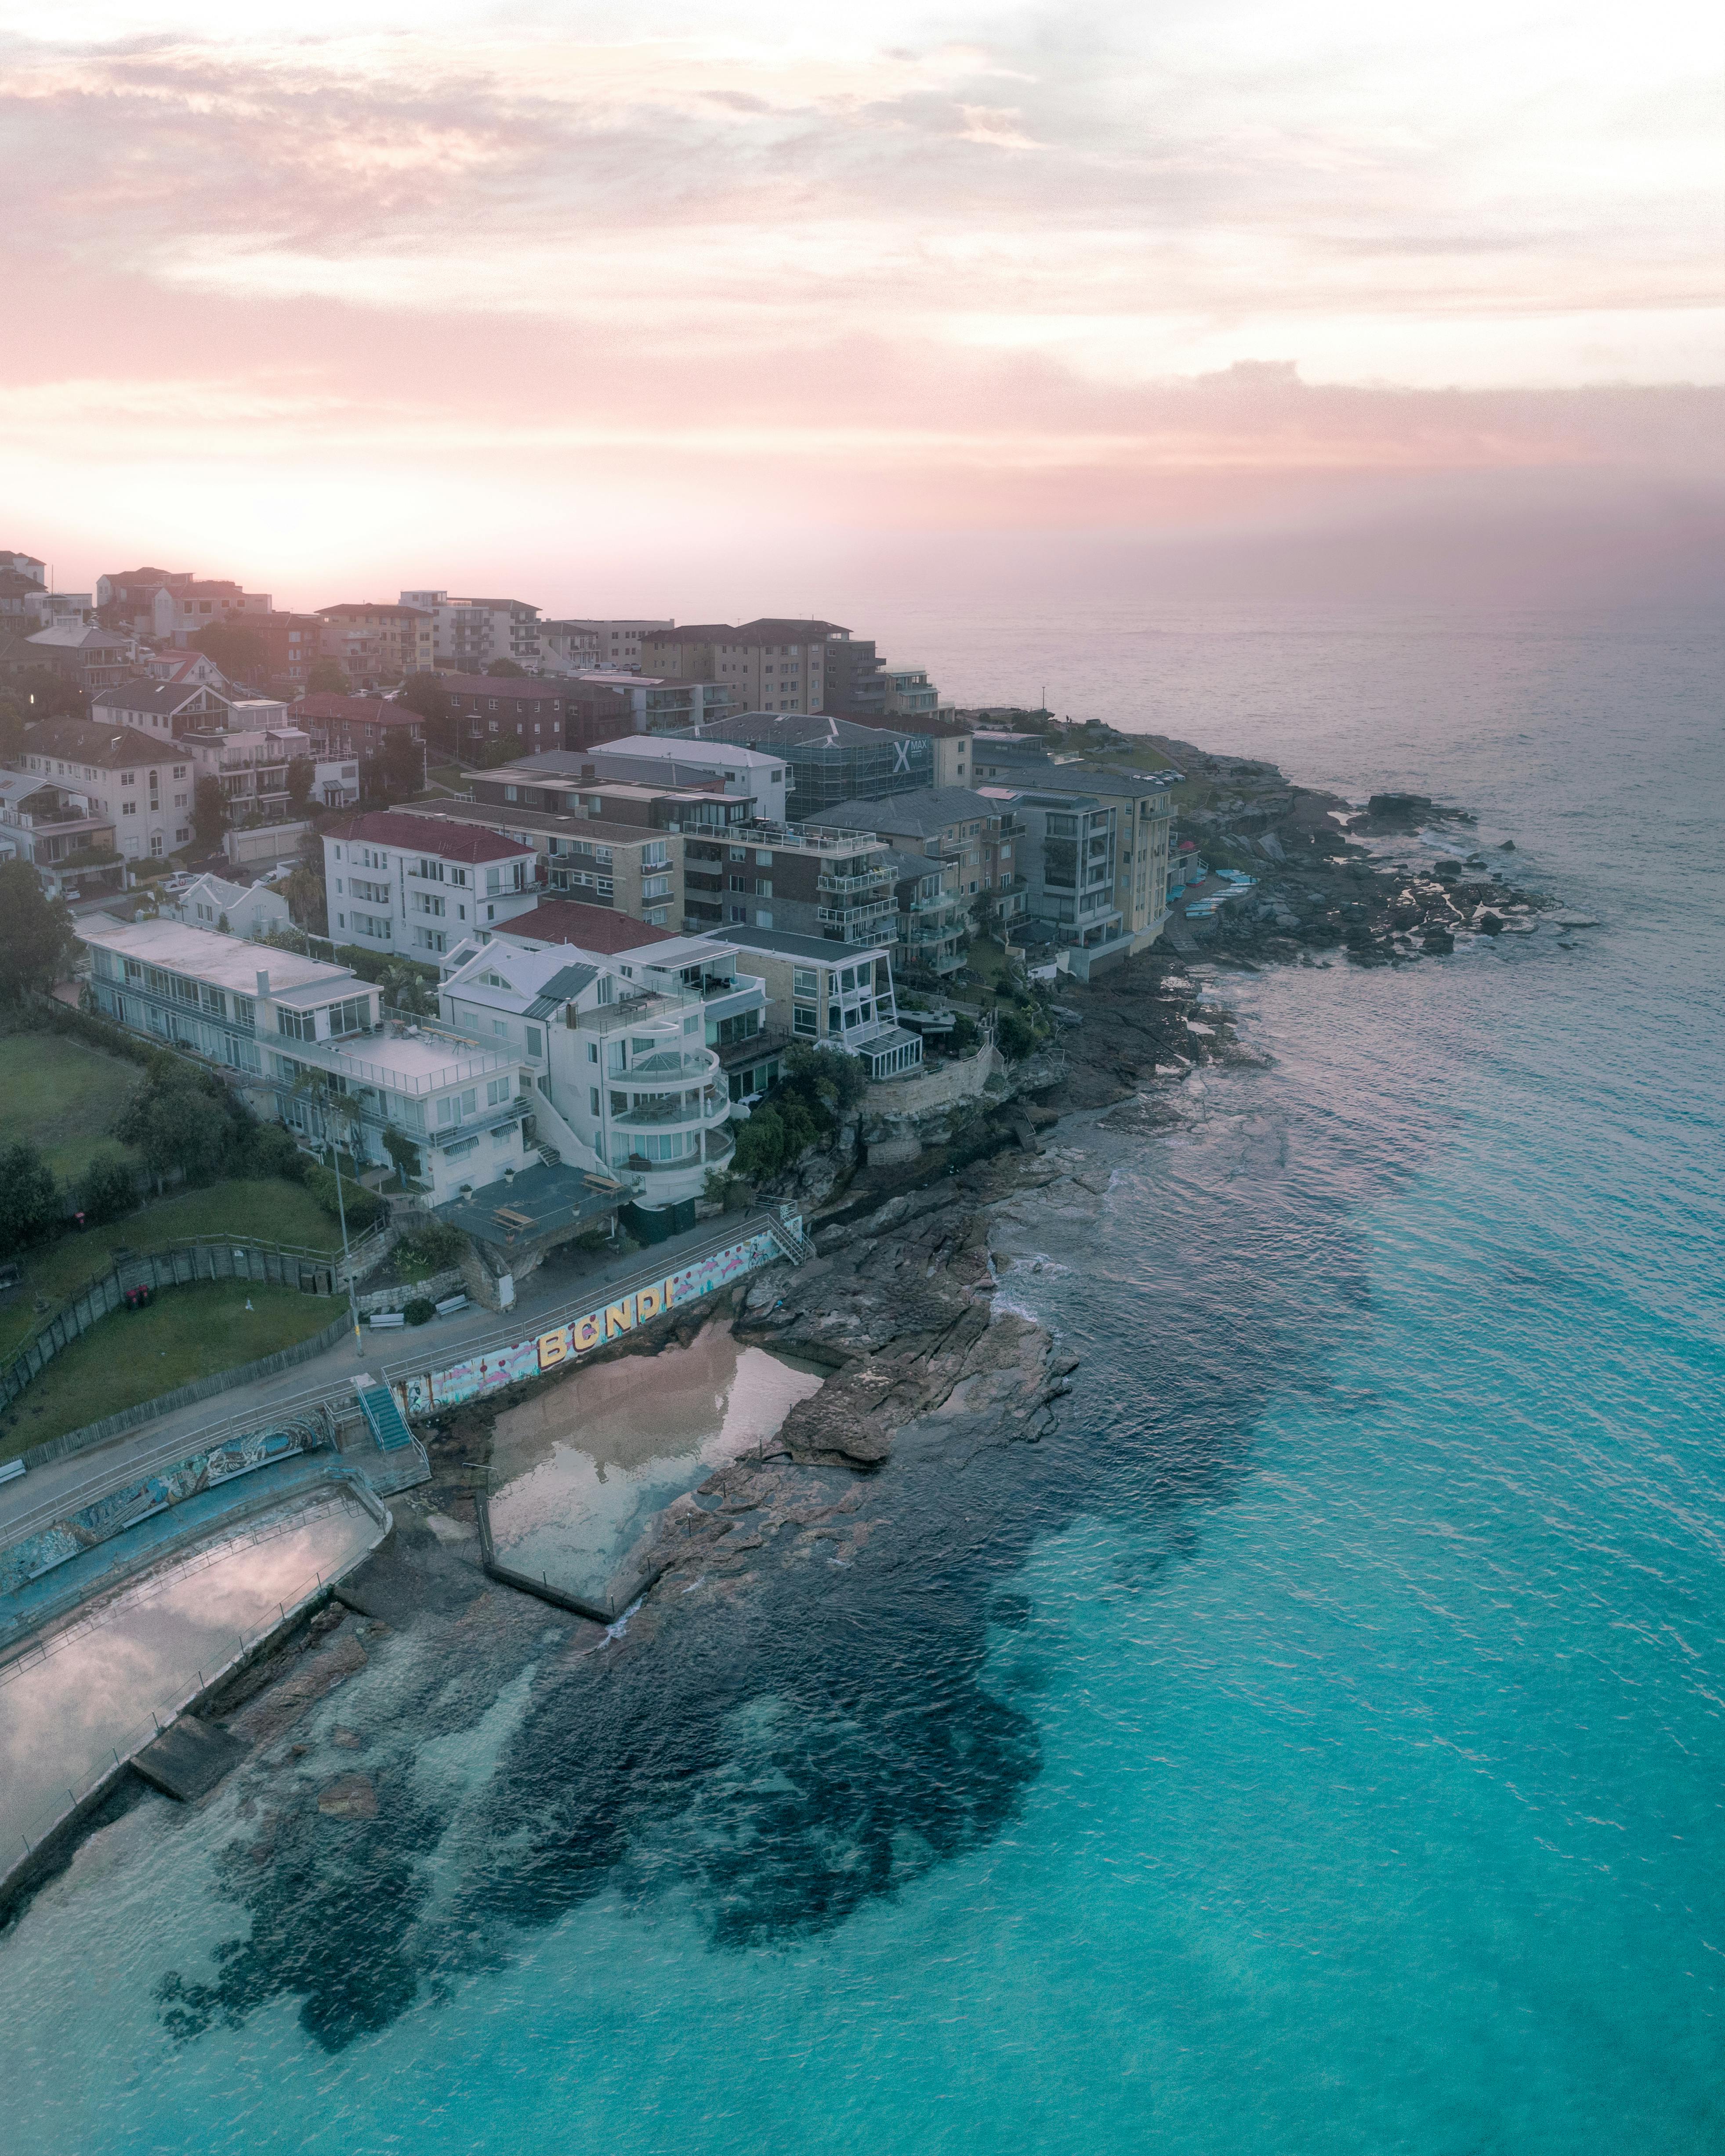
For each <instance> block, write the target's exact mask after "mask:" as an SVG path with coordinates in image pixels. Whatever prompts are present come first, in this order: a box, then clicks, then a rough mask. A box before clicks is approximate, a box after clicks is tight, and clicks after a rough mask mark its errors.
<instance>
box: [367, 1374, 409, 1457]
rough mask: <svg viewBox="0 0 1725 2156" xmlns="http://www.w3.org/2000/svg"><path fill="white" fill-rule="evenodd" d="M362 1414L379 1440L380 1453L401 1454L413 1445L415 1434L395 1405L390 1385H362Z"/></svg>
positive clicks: (378, 1448) (373, 1434)
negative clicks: (400, 1452)
mask: <svg viewBox="0 0 1725 2156" xmlns="http://www.w3.org/2000/svg"><path fill="white" fill-rule="evenodd" d="M358 1391H359V1406H360V1412H361V1414H363V1415H364V1417H365V1419H366V1422H367V1425H368V1426H369V1428H370V1430H371V1433H372V1436H373V1437H374V1438H376V1440H377V1450H378V1451H379V1452H399V1451H402V1450H403V1449H404V1448H406V1447H408V1446H411V1445H413V1432H412V1430H409V1429H408V1426H407V1424H406V1423H405V1422H403V1419H402V1412H401V1409H399V1408H398V1406H397V1405H396V1404H395V1395H394V1394H393V1393H392V1392H391V1391H390V1389H389V1388H388V1385H361V1386H359V1387H358Z"/></svg>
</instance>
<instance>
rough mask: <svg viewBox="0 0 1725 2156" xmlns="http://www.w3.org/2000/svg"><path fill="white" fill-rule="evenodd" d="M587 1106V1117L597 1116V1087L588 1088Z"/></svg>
mask: <svg viewBox="0 0 1725 2156" xmlns="http://www.w3.org/2000/svg"><path fill="white" fill-rule="evenodd" d="M587 1106H588V1114H589V1115H593V1116H597V1115H598V1112H599V1089H598V1086H588V1089H587Z"/></svg>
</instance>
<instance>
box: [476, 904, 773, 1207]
mask: <svg viewBox="0 0 1725 2156" xmlns="http://www.w3.org/2000/svg"><path fill="white" fill-rule="evenodd" d="M576 910H577V909H573V908H572V909H570V911H576ZM451 957H452V960H454V963H453V964H452V965H451V966H450V968H449V969H448V970H447V971H446V973H445V975H444V981H443V983H442V986H441V987H440V988H439V1006H440V1009H441V1012H442V1014H443V1017H444V1021H445V1022H446V1023H447V1024H449V1026H451V1027H452V1028H453V1029H456V1030H458V1031H460V1032H464V1033H465V1034H468V1035H469V1036H470V1038H472V1039H475V1040H476V1041H478V1042H480V1043H481V1044H482V1045H489V1044H490V1043H492V1042H496V1043H499V1044H505V1043H506V1044H507V1045H508V1047H509V1049H510V1050H511V1052H513V1053H518V1054H519V1055H521V1057H522V1059H523V1060H524V1062H525V1063H526V1066H527V1069H528V1070H529V1072H530V1073H531V1077H532V1082H533V1085H534V1087H535V1090H536V1092H537V1094H538V1096H539V1101H538V1102H536V1109H537V1113H536V1122H535V1128H536V1136H537V1137H538V1139H539V1141H540V1142H542V1144H543V1143H547V1142H548V1143H549V1144H550V1145H551V1146H552V1147H555V1148H556V1150H557V1152H558V1154H559V1155H560V1157H561V1158H562V1159H563V1160H564V1161H566V1162H569V1163H572V1164H574V1165H578V1166H582V1167H588V1166H589V1165H594V1166H598V1167H602V1168H606V1169H608V1171H609V1172H610V1173H611V1174H612V1175H614V1176H615V1177H616V1178H618V1179H619V1181H621V1182H623V1183H624V1184H626V1185H627V1186H629V1188H631V1190H632V1191H633V1193H634V1201H635V1203H636V1204H637V1206H638V1207H639V1208H640V1209H642V1210H643V1211H644V1213H646V1214H649V1215H653V1214H665V1213H667V1212H668V1211H669V1210H670V1209H675V1208H680V1207H683V1206H685V1205H686V1204H689V1203H690V1202H691V1201H692V1200H693V1199H696V1198H698V1197H699V1196H700V1195H701V1191H702V1188H703V1187H704V1185H705V1183H706V1174H707V1171H708V1170H709V1169H710V1168H716V1167H722V1166H723V1165H724V1163H726V1161H728V1160H729V1159H730V1158H731V1155H732V1152H733V1150H734V1149H735V1143H736V1141H735V1137H734V1134H733V1132H732V1130H731V1129H730V1127H729V1126H730V1122H731V1116H732V1105H733V1102H734V1101H737V1100H738V1099H741V1098H744V1097H746V1096H742V1095H740V1094H737V1093H736V1092H734V1091H733V1090H732V1083H731V1076H732V1070H731V1069H730V1068H727V1057H728V1060H729V1064H730V1065H731V1066H732V1067H736V1066H737V1065H738V1062H739V1057H740V1056H741V1057H742V1059H743V1060H747V1057H748V1056H749V1055H750V1054H751V1053H752V1050H753V1048H755V1047H757V1046H758V1045H760V1044H761V1043H762V1040H763V1039H764V1036H765V1033H766V1025H765V1018H766V1010H767V992H766V984H765V983H764V982H763V981H762V979H761V978H759V977H758V976H757V975H754V974H750V973H742V972H740V971H739V970H738V968H737V954H736V952H735V951H734V950H733V949H732V947H731V946H729V945H728V944H726V943H724V942H718V941H716V940H711V939H708V938H706V937H685V936H678V937H662V938H660V939H659V940H657V941H656V942H653V943H651V944H647V945H644V946H642V947H640V948H639V949H638V950H635V951H634V952H629V953H628V954H623V953H617V954H614V955H612V956H608V957H607V956H603V955H601V954H599V953H598V952H589V951H585V950H583V949H582V948H581V947H579V946H578V945H575V944H570V943H565V944H560V945H552V946H536V947H528V946H527V945H526V943H524V942H518V941H516V939H515V938H513V937H510V936H509V935H508V934H507V933H505V934H504V935H502V936H499V937H494V938H493V939H492V940H491V941H490V942H488V943H486V944H485V945H483V946H481V945H479V944H477V943H475V944H474V945H472V946H471V947H469V948H468V950H467V951H466V952H465V953H463V952H454V953H452V954H451ZM777 1075H778V1072H777V1068H776V1066H775V1068H774V1070H773V1076H774V1077H776V1076H777ZM768 1082H770V1081H768ZM755 1090H757V1091H760V1090H764V1086H762V1087H757V1088H756V1089H755Z"/></svg>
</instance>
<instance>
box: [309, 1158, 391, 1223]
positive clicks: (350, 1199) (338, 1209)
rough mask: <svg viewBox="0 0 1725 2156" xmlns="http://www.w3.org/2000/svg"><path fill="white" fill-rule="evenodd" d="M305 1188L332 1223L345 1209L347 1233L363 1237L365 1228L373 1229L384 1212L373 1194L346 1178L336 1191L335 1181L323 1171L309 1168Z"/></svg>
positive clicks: (381, 1202)
mask: <svg viewBox="0 0 1725 2156" xmlns="http://www.w3.org/2000/svg"><path fill="white" fill-rule="evenodd" d="M305 1188H307V1189H308V1190H309V1191H310V1192H311V1195H312V1196H313V1197H314V1198H315V1199H316V1200H317V1202H318V1204H320V1205H321V1206H322V1208H323V1209H324V1211H325V1212H326V1213H327V1214H329V1216H330V1218H331V1219H332V1220H338V1219H341V1215H342V1214H343V1212H344V1210H345V1212H346V1214H347V1233H348V1234H349V1235H350V1236H352V1235H363V1234H364V1233H365V1231H366V1229H367V1228H372V1227H375V1226H376V1225H377V1222H378V1220H379V1219H382V1213H383V1201H382V1199H381V1198H379V1197H377V1195H376V1193H374V1192H372V1191H369V1190H366V1189H363V1188H362V1187H361V1186H360V1185H359V1184H358V1183H354V1182H352V1181H351V1180H350V1179H349V1178H347V1176H345V1175H344V1176H343V1177H342V1178H341V1189H340V1191H339V1192H337V1190H336V1178H335V1177H334V1176H333V1175H332V1174H331V1172H330V1171H329V1169H328V1168H309V1169H308V1170H307V1171H306V1175H305Z"/></svg>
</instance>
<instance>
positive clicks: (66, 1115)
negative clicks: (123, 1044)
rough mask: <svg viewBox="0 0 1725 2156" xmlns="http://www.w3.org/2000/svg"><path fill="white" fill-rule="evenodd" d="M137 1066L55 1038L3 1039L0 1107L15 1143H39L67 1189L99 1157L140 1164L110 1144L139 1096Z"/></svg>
mask: <svg viewBox="0 0 1725 2156" xmlns="http://www.w3.org/2000/svg"><path fill="white" fill-rule="evenodd" d="M143 1075H144V1074H143V1072H142V1070H141V1068H140V1067H139V1065H136V1063H126V1062H123V1061H122V1060H121V1058H120V1057H118V1056H117V1055H103V1053H102V1052H101V1050H100V1049H99V1048H89V1047H86V1046H85V1044H84V1042H82V1041H81V1040H68V1039H63V1038H62V1037H61V1036H60V1035H59V1034H52V1033H15V1034H7V1035H6V1036H4V1037H3V1038H0V1101H4V1102H5V1103H6V1127H7V1134H8V1137H25V1138H33V1140H34V1141H35V1142H36V1143H37V1144H38V1145H39V1146H40V1147H41V1148H42V1151H43V1154H44V1158H46V1160H47V1162H48V1164H49V1167H50V1168H52V1169H53V1170H54V1173H55V1174H56V1175H57V1176H58V1177H59V1178H60V1180H61V1181H62V1182H72V1181H75V1180H76V1178H77V1177H78V1176H79V1175H80V1173H82V1172H83V1170H84V1168H85V1165H86V1164H87V1163H88V1162H89V1160H90V1157H91V1155H92V1154H94V1153H97V1152H118V1153H123V1154H124V1155H125V1156H126V1158H127V1159H129V1160H135V1159H136V1158H137V1156H136V1153H135V1152H132V1151H131V1148H130V1147H126V1146H122V1145H121V1144H120V1143H119V1142H117V1140H116V1139H114V1138H111V1137H109V1136H108V1132H109V1130H110V1128H111V1127H112V1125H113V1122H114V1118H115V1117H116V1116H117V1115H118V1114H119V1113H120V1111H121V1108H122V1107H124V1106H125V1105H126V1101H128V1100H129V1099H130V1098H131V1095H132V1093H133V1092H134V1091H136V1087H137V1085H138V1081H139V1080H140V1079H141V1077H142V1076H143Z"/></svg>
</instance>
